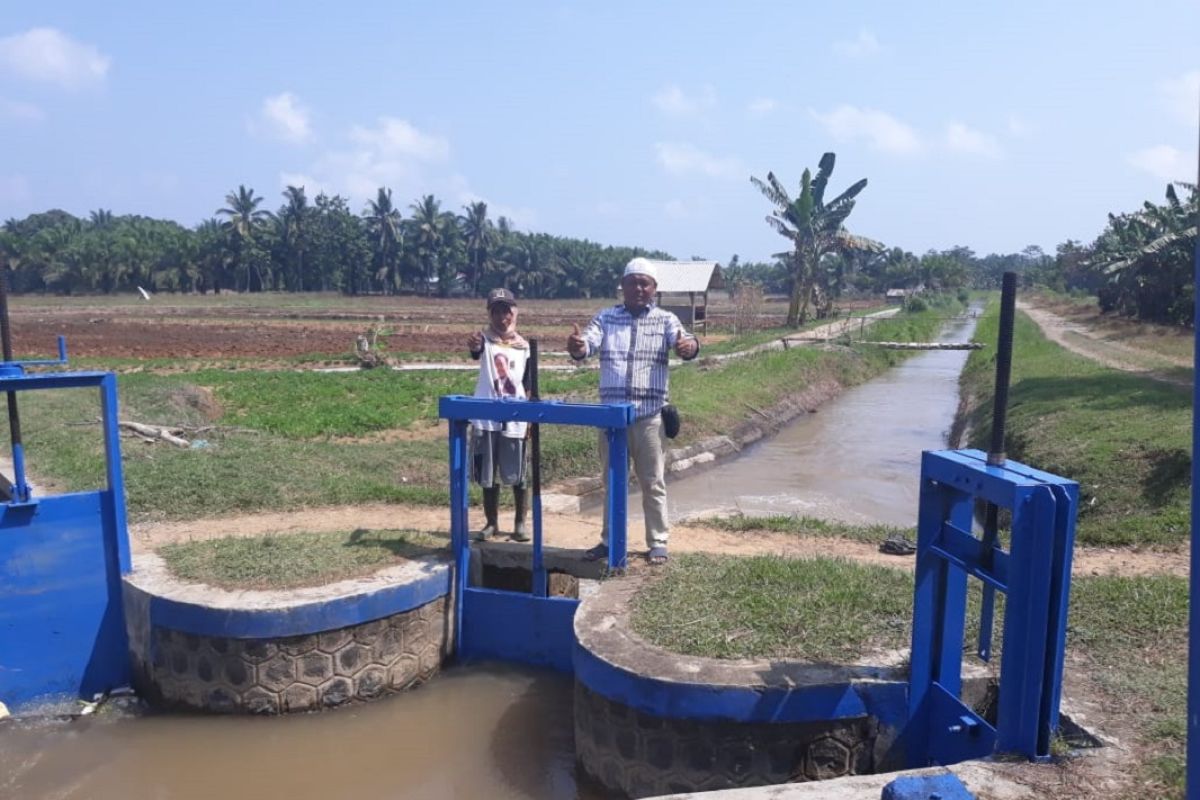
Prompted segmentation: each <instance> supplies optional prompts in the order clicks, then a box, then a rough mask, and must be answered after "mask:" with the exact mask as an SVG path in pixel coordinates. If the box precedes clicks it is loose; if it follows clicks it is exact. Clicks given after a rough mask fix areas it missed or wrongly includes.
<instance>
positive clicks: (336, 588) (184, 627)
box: [124, 553, 453, 714]
mask: <svg viewBox="0 0 1200 800" xmlns="http://www.w3.org/2000/svg"><path fill="white" fill-rule="evenodd" d="M446 559H447V555H446V554H444V553H441V554H436V555H431V556H430V557H428V558H425V559H420V560H416V561H411V562H408V563H405V564H402V565H398V566H396V567H390V568H388V569H385V570H382V571H380V572H378V573H376V574H374V575H372V576H369V577H367V578H362V579H357V580H350V581H342V582H340V583H335V584H331V585H328V586H320V587H309V588H304V589H295V590H272V591H252V590H244V591H227V590H223V589H217V588H213V587H208V586H203V585H199V584H187V583H183V582H180V581H178V580H176V579H174V577H173V576H171V575H170V573H169V572H168V571H167V569H166V567H165V565H164V564H163V562H162V560H161V559H159V558H158V557H157V556H154V555H150V554H144V555H140V556H139V557H138V562H137V564H136V567H137V568H136V569H135V571H134V572H133V573H132V574H131V575H129V576H127V577H126V579H125V584H124V602H125V612H126V627H127V631H128V634H129V647H130V658H131V661H132V665H133V677H134V685H135V687H136V688H137V690H138V692H139V693H140V694H142V695H143V696H144V697H146V698H147V699H149V700H150V701H152V702H154V703H156V704H160V705H164V706H168V707H179V708H186V709H190V710H195V711H210V712H218V713H257V714H280V713H288V712H294V711H310V710H314V709H319V708H330V707H333V706H339V705H342V704H344V703H349V702H352V701H355V700H371V699H374V698H376V697H379V696H381V695H384V694H388V693H391V692H398V691H402V690H404V689H408V688H411V687H413V686H416V685H417V684H419V683H422V682H424V681H427V680H429V679H430V678H432V677H433V676H434V675H436V674H437V672H438V670H439V669H440V668H441V665H442V662H443V661H444V660H445V659H446V657H447V656H448V655H449V654H450V649H451V646H452V644H451V642H452V637H451V633H452V630H453V628H452V625H453V614H452V612H451V606H450V601H449V592H450V568H449V565H448V563H447V561H446Z"/></svg>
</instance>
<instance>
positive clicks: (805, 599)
mask: <svg viewBox="0 0 1200 800" xmlns="http://www.w3.org/2000/svg"><path fill="white" fill-rule="evenodd" d="M911 604H912V579H911V577H910V576H909V575H908V574H907V573H905V572H901V571H899V570H893V569H888V568H886V567H873V566H864V565H859V564H853V563H851V562H848V561H841V560H836V559H826V558H822V559H814V560H789V559H781V558H778V557H775V556H760V557H754V558H729V557H718V556H709V555H699V554H684V555H680V556H677V557H675V558H674V559H673V560H672V563H671V565H670V567H669V568H668V569H667V570H666V572H665V574H664V575H663V577H662V578H661V579H659V580H657V581H655V582H653V583H651V584H650V585H649V586H647V587H646V588H645V589H643V590H642V591H641V592H640V593H639V594H638V596H637V597H636V599H635V601H634V605H633V627H634V630H636V631H637V632H638V633H639V634H641V635H642V636H644V637H645V638H646V639H647V640H649V641H651V642H653V643H654V644H657V645H659V646H661V647H665V648H666V649H668V650H671V651H672V652H676V653H681V654H683V655H691V656H707V657H713V658H795V659H799V660H802V661H807V662H814V663H816V662H837V663H845V662H848V661H853V660H856V659H857V658H859V657H861V656H862V655H863V654H865V653H868V652H870V651H872V650H874V649H876V648H895V647H902V646H903V645H904V643H905V642H907V641H908V625H909V622H908V620H909V617H910V615H911V612H910V608H911Z"/></svg>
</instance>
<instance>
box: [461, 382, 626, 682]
mask: <svg viewBox="0 0 1200 800" xmlns="http://www.w3.org/2000/svg"><path fill="white" fill-rule="evenodd" d="M438 416H439V417H441V418H442V419H445V420H448V421H449V423H450V426H449V427H450V432H449V437H450V546H451V548H452V549H453V551H454V564H455V566H454V569H455V573H454V643H455V649H456V652H457V653H458V656H459V658H461V659H476V658H478V659H486V658H496V659H502V660H508V661H517V662H521V663H526V664H532V665H536V666H545V667H551V668H553V669H557V670H560V671H563V672H569V671H571V669H572V666H571V654H572V651H573V648H574V642H575V633H574V628H573V621H574V618H575V608H576V607H577V606H578V605H579V601H578V600H577V599H574V598H565V597H550V596H548V580H547V575H546V568H545V564H544V562H543V558H542V549H543V540H542V508H541V501H540V498H538V497H534V502H533V545H532V548H531V569H532V572H533V591H532V592H531V593H529V594H526V593H524V592H510V591H502V590H498V589H484V588H480V587H472V586H469V585H468V583H469V575H470V563H471V543H470V538H469V525H468V507H469V499H468V492H467V485H468V481H469V474H468V470H469V464H468V457H467V425H468V423H469V422H470V421H471V420H492V421H496V422H510V421H515V422H530V423H537V424H540V425H582V426H586V427H592V428H600V429H601V430H603V431H604V432H605V435H606V436H607V440H608V452H609V459H608V474H607V475H606V476H605V477H606V479H607V481H606V482H607V485H608V492H607V495H606V497H605V514H606V517H607V519H608V523H609V524H608V531H609V537H608V567H609V569H610V570H613V571H617V570H621V569H624V567H625V563H626V531H625V528H626V502H627V500H628V480H629V456H628V447H627V443H626V436H625V430H626V428H628V427H629V426H630V425H632V424H633V421H634V407H633V405H632V404H631V403H613V404H607V405H602V404H599V405H598V404H583V403H562V402H557V401H553V400H521V401H514V400H503V399H502V400H485V399H481V398H475V397H464V396H460V395H449V396H445V397H442V398H441V399H440V401H439V403H438Z"/></svg>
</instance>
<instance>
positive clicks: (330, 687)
mask: <svg viewBox="0 0 1200 800" xmlns="http://www.w3.org/2000/svg"><path fill="white" fill-rule="evenodd" d="M317 692H318V693H319V694H320V696H321V705H323V706H327V707H331V706H340V705H341V704H342V703H345V702H347V701H348V700H350V699H351V698H352V697H354V685H353V684H352V683H351V682H350V679H349V678H341V677H338V678H331V679H330V680H329V681H327V682H326V683H323V684H321V686H319V687H317Z"/></svg>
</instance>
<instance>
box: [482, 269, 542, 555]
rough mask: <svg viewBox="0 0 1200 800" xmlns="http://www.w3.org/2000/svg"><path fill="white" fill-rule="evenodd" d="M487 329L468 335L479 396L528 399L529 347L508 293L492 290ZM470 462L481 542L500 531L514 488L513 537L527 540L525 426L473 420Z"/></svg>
mask: <svg viewBox="0 0 1200 800" xmlns="http://www.w3.org/2000/svg"><path fill="white" fill-rule="evenodd" d="M487 311H488V326H487V328H485V329H483V330H481V331H475V332H473V333H471V335H470V336H468V337H467V347H468V349H469V350H470V352H471V358H475V359H478V360H479V379H478V380H477V381H476V383H475V397H482V398H487V399H489V400H500V399H509V400H524V399H525V398H526V392H527V390H528V386H529V380H528V375H526V372H525V365H526V364H527V363H528V361H529V343H528V342H527V341H525V339H524V337H522V336H521V335H520V334H519V333H517V299H516V298H515V297H513V293H512V292H510V291H509V290H508V289H493V290H492V291H491V292H489V293H488V299H487ZM471 425H472V427H473V428H474V431H475V432H474V435H473V436H472V437H471V464H472V467H473V470H472V474H473V477H474V479H475V482H476V483H478V484H479V485H480V486H481V487H482V488H483V516H484V519H485V523H484V526H483V528H482V529H480V530H479V531H478V533H476V535H475V538H477V539H478V540H480V541H485V540H487V539H490V538H492V537H493V536H496V535H497V534H498V533H499V522H498V519H499V512H500V487H501V486H511V487H513V502H514V504H515V505H516V514H515V520H514V523H513V532H512V538H513V539H514V540H516V541H518V542H525V541H529V534H528V532H527V531H526V528H525V510H526V508H527V506H528V501H529V492H528V490H527V488H526V485H525V433H526V431H527V429H528V427H529V426H528V424H527V423H524V422H515V421H512V422H496V421H493V420H472V422H471Z"/></svg>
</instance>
